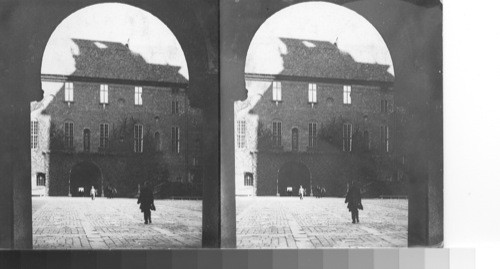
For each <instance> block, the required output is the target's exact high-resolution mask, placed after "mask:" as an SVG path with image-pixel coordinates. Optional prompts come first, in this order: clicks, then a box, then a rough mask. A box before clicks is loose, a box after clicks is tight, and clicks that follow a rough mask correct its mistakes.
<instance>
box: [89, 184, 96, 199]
mask: <svg viewBox="0 0 500 269" xmlns="http://www.w3.org/2000/svg"><path fill="white" fill-rule="evenodd" d="M96 193H97V190H96V189H94V186H92V188H90V196H91V197H92V200H94V199H95V196H96Z"/></svg>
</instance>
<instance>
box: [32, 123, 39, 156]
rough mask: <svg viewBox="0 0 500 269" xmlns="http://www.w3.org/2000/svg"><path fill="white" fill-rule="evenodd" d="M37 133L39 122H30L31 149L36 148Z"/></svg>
mask: <svg viewBox="0 0 500 269" xmlns="http://www.w3.org/2000/svg"><path fill="white" fill-rule="evenodd" d="M38 132H39V122H38V120H32V121H31V122H30V147H31V148H32V149H36V148H38Z"/></svg>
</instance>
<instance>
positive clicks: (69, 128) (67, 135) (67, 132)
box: [64, 122, 73, 149]
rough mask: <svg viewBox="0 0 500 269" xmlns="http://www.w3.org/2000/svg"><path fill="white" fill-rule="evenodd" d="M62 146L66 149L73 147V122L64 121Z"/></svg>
mask: <svg viewBox="0 0 500 269" xmlns="http://www.w3.org/2000/svg"><path fill="white" fill-rule="evenodd" d="M64 146H65V147H66V148H67V149H70V148H73V123H72V122H65V123H64Z"/></svg>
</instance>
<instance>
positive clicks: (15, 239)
mask: <svg viewBox="0 0 500 269" xmlns="http://www.w3.org/2000/svg"><path fill="white" fill-rule="evenodd" d="M104 2H107V1H103V0H81V1H71V2H67V3H64V4H57V3H53V4H47V3H42V2H38V1H27V2H26V3H24V4H22V5H10V4H8V3H6V4H5V5H4V7H5V9H4V10H3V12H4V14H5V15H6V16H7V17H6V18H9V19H8V20H10V19H13V20H16V22H15V23H6V24H3V25H2V26H1V27H2V28H3V27H5V29H4V31H3V32H5V33H6V36H5V38H6V40H7V39H8V40H10V42H9V43H8V44H7V43H5V44H2V45H0V47H1V48H2V51H4V52H5V56H6V57H5V58H4V59H3V60H4V61H3V63H5V64H6V65H5V67H6V70H8V71H6V72H3V73H1V74H0V77H1V80H2V81H3V82H4V86H5V87H4V89H6V91H5V93H4V98H1V100H0V107H1V108H2V111H5V112H6V113H4V116H5V120H6V121H8V122H15V123H16V124H13V125H12V128H9V129H8V130H5V132H6V134H5V135H6V137H8V139H6V140H5V141H4V142H5V143H4V144H5V145H11V146H12V147H10V146H8V147H6V148H5V150H3V151H2V153H1V154H2V156H3V157H2V158H1V159H2V160H4V162H3V163H2V165H5V166H6V167H7V166H8V167H14V166H15V168H13V169H12V170H9V171H5V172H4V176H5V178H6V179H7V178H8V180H7V181H8V182H6V185H4V188H2V191H1V195H0V202H1V204H2V205H4V208H5V210H2V211H1V212H0V215H1V217H0V229H1V232H0V247H3V248H17V249H30V248H32V214H31V190H30V189H31V182H30V180H28V179H29V178H30V162H29V160H30V154H31V150H30V145H29V143H27V142H26V141H24V139H19V137H29V128H27V126H28V121H29V118H30V114H29V113H30V111H29V109H26V107H27V106H29V103H30V102H31V101H34V100H41V98H42V96H43V91H42V90H41V81H40V71H41V68H40V67H41V61H42V56H43V52H44V49H45V44H46V43H47V41H48V40H49V38H50V35H51V34H52V32H53V31H54V30H55V28H56V27H57V26H58V25H59V24H60V22H61V21H62V20H63V19H65V18H66V17H68V16H69V15H71V14H72V13H73V12H75V11H77V10H79V9H81V8H84V7H86V6H88V5H92V4H97V3H104ZM123 3H126V4H127V3H130V4H132V5H133V6H135V7H138V8H141V9H143V10H145V11H148V12H150V13H151V14H152V15H154V16H156V17H157V18H158V19H160V20H161V21H162V22H163V23H165V24H166V25H168V27H169V28H170V30H171V31H172V32H173V33H174V35H175V36H176V38H177V40H178V41H179V43H180V44H181V47H182V49H183V51H184V54H185V57H186V62H187V64H188V66H189V77H190V78H192V79H190V81H189V91H188V96H190V101H191V105H193V106H195V107H198V108H201V109H202V110H203V111H204V113H203V117H204V121H203V124H204V130H206V132H205V133H204V139H203V141H202V142H203V143H202V147H203V148H204V149H203V154H204V157H203V159H204V160H207V161H206V162H205V163H203V166H204V169H203V172H204V173H203V180H204V184H203V188H204V194H205V196H204V206H203V214H204V217H203V238H202V240H203V246H204V247H218V246H220V233H221V229H220V223H221V222H220V221H219V218H220V210H219V209H220V206H219V205H220V199H219V197H220V185H219V167H220V165H219V159H218V156H219V147H218V142H219V136H218V133H219V132H218V128H219V114H218V108H219V102H218V100H219V99H218V98H219V86H218V81H219V76H218V62H219V58H218V48H219V44H218V42H219V35H218V33H219V28H218V25H219V24H218V18H219V17H218V12H219V6H218V2H217V1H183V0H172V1H141V2H136V1H131V0H125V1H123ZM16 18H22V19H21V20H17V19H16ZM27 18H29V19H27ZM27 63H29V64H27ZM7 89H9V90H7ZM4 108H5V109H4ZM6 124H9V125H11V124H10V123H7V122H6ZM10 160H13V161H12V162H11V161H10ZM14 160H19V161H14ZM21 160H22V161H21ZM14 164H15V165H14ZM14 193H16V199H14V198H13V197H14V196H13V194H14Z"/></svg>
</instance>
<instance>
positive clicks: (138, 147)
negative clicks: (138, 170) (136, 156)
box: [134, 124, 144, 153]
mask: <svg viewBox="0 0 500 269" xmlns="http://www.w3.org/2000/svg"><path fill="white" fill-rule="evenodd" d="M143 140H144V137H143V133H142V125H140V124H136V125H134V152H137V153H141V152H142V145H143Z"/></svg>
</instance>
